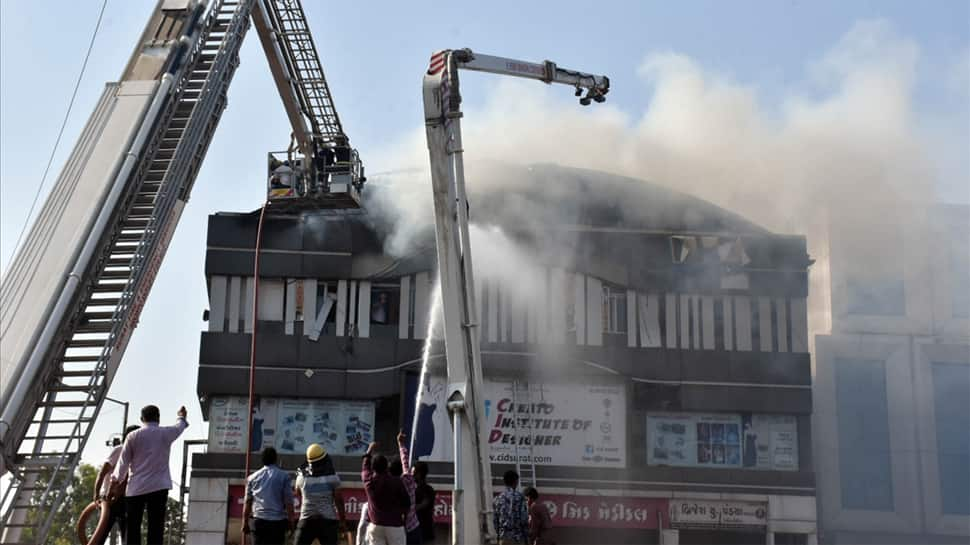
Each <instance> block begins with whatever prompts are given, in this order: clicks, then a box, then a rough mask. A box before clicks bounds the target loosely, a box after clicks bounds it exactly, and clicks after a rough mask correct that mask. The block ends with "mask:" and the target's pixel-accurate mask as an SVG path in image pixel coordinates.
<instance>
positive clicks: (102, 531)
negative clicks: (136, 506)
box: [74, 479, 128, 545]
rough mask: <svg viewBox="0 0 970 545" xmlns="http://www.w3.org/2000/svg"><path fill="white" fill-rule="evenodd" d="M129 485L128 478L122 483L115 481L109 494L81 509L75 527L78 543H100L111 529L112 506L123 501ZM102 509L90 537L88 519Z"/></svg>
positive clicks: (88, 544) (89, 544)
mask: <svg viewBox="0 0 970 545" xmlns="http://www.w3.org/2000/svg"><path fill="white" fill-rule="evenodd" d="M127 485H128V479H125V480H124V481H122V482H120V483H115V484H114V485H112V487H111V490H110V492H109V493H108V495H107V496H106V497H104V498H102V499H101V500H95V501H93V502H91V503H89V504H88V506H87V507H85V508H84V510H83V511H81V514H80V515H79V516H78V517H77V525H76V526H75V527H74V531H75V534H76V535H77V540H78V543H81V544H82V545H98V544H100V543H101V542H102V541H104V538H105V537H106V536H107V535H108V532H110V531H111V507H112V506H114V504H115V502H119V501H122V500H123V498H124V490H125V487H127ZM98 508H100V509H101V514H100V515H98V526H97V527H96V528H95V529H94V533H92V534H91V536H90V537H88V535H87V529H88V520H90V518H91V516H92V515H94V512H95V511H97V510H98Z"/></svg>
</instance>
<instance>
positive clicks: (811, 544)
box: [806, 533, 818, 545]
mask: <svg viewBox="0 0 970 545" xmlns="http://www.w3.org/2000/svg"><path fill="white" fill-rule="evenodd" d="M806 543H807V545H818V534H816V533H811V534H808V540H807V541H806Z"/></svg>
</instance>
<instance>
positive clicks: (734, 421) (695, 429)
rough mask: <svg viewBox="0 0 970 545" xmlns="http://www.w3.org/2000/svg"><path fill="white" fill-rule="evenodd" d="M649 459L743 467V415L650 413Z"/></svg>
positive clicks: (660, 462) (674, 463) (675, 463)
mask: <svg viewBox="0 0 970 545" xmlns="http://www.w3.org/2000/svg"><path fill="white" fill-rule="evenodd" d="M647 463H648V464H650V465H668V466H690V467H740V466H741V416H740V415H737V414H692V413H648V414H647Z"/></svg>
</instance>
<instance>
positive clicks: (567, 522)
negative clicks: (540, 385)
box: [229, 485, 670, 530]
mask: <svg viewBox="0 0 970 545" xmlns="http://www.w3.org/2000/svg"><path fill="white" fill-rule="evenodd" d="M341 492H342V493H343V498H344V512H345V513H346V514H347V519H348V520H359V519H360V512H361V507H362V506H363V504H364V503H366V502H367V495H366V493H365V492H364V490H363V489H361V488H343V489H341ZM243 493H244V489H243V486H242V485H233V486H230V487H229V516H230V517H231V518H242V506H243ZM539 501H541V502H543V503H544V504H545V505H546V508H547V509H549V515H550V516H551V517H552V523H553V525H554V526H558V527H577V526H582V527H588V528H632V529H641V530H650V529H656V528H657V527H658V523H659V521H661V520H663V527H664V528H669V527H670V520H669V515H668V509H667V500H666V499H664V498H641V497H621V496H578V495H568V494H545V495H542V496H540V498H539ZM299 510H300V498H299V497H297V498H296V511H297V512H299ZM451 513H452V510H451V491H450V490H439V491H438V493H437V494H435V505H434V521H435V522H436V523H439V524H451Z"/></svg>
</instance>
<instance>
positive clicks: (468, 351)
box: [424, 49, 610, 545]
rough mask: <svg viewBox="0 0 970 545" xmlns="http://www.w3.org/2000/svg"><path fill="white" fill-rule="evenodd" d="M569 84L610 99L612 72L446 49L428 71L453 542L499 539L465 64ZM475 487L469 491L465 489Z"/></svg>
mask: <svg viewBox="0 0 970 545" xmlns="http://www.w3.org/2000/svg"><path fill="white" fill-rule="evenodd" d="M460 68H461V69H466V70H475V71H479V72H489V73H493V74H502V75H507V76H518V77H524V78H530V79H537V80H539V81H544V82H546V83H562V84H565V85H571V86H573V87H575V88H576V96H581V95H582V94H583V92H584V91H585V93H586V95H585V96H582V98H580V103H581V104H583V105H587V104H589V103H590V102H591V101H596V102H603V101H604V100H606V98H605V96H606V93H607V92H609V89H610V80H609V78H607V77H606V76H594V75H592V74H585V73H582V72H575V71H571V70H565V69H562V68H559V67H557V66H556V65H555V63H552V62H550V61H546V62H544V63H532V62H524V61H518V60H514V59H505V58H502V57H492V56H489V55H480V54H477V53H473V52H472V51H471V50H470V49H459V50H445V51H439V52H437V53H435V54H434V55H432V56H431V64H430V66H429V67H428V71H427V73H426V74H425V76H424V117H425V127H426V131H427V139H428V153H429V156H430V159H431V184H432V190H433V194H434V214H435V239H436V243H437V252H438V276H439V282H440V284H441V296H442V303H443V310H444V328H445V356H446V360H447V367H448V410H449V411H450V412H451V414H452V420H453V422H454V433H455V457H454V460H455V488H454V492H453V494H452V501H453V508H454V516H453V517H452V543H454V544H456V545H457V544H464V543H492V542H494V538H495V531H494V528H492V517H491V516H490V513H491V502H492V469H491V464H490V462H489V457H488V451H487V449H488V446H487V445H486V444H485V443H484V442H483V441H482V440H481V429H482V428H481V425H480V421H481V417H482V416H483V415H484V400H483V398H482V395H483V386H482V383H483V378H482V357H481V350H480V347H479V329H478V324H477V323H475V321H476V320H477V317H478V308H477V306H476V305H477V302H476V301H475V280H474V276H473V274H472V258H471V246H470V243H469V238H468V200H467V198H466V196H465V167H464V162H463V158H462V153H463V149H462V142H461V117H462V113H461V108H460V106H461V94H460V92H459V86H458V69H460ZM466 491H468V492H470V493H469V494H468V495H466V494H465V492H466Z"/></svg>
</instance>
